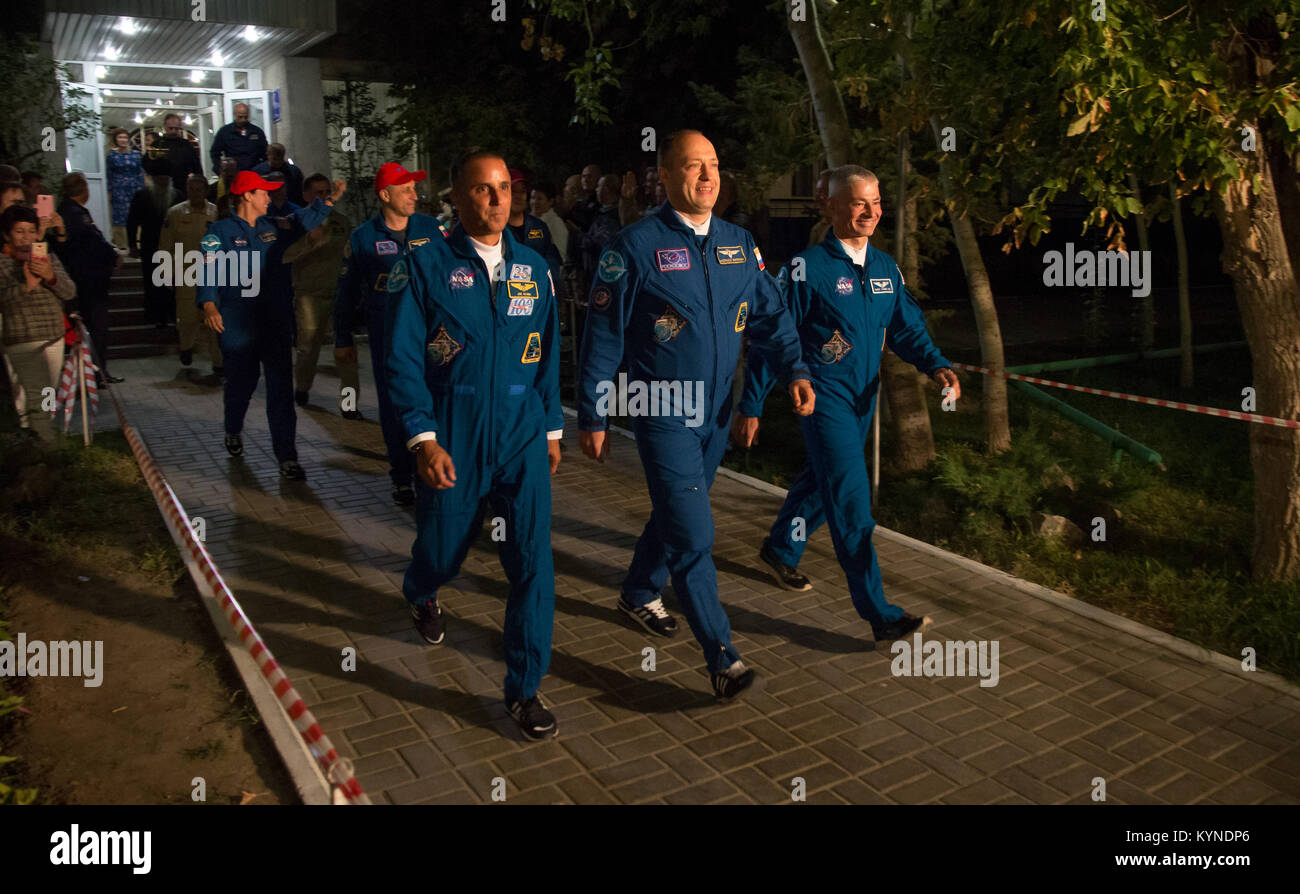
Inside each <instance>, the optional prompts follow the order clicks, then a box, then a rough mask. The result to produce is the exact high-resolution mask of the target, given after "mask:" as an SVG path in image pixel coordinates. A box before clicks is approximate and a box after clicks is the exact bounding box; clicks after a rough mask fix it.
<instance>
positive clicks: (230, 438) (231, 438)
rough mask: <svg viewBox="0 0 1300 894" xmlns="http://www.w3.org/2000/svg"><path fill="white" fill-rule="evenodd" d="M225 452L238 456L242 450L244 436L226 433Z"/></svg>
mask: <svg viewBox="0 0 1300 894" xmlns="http://www.w3.org/2000/svg"><path fill="white" fill-rule="evenodd" d="M226 452H227V453H229V454H230V455H231V456H240V455H242V454H243V452H244V438H243V436H242V435H226Z"/></svg>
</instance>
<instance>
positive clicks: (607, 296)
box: [578, 202, 808, 673]
mask: <svg viewBox="0 0 1300 894" xmlns="http://www.w3.org/2000/svg"><path fill="white" fill-rule="evenodd" d="M747 327H748V328H749V329H750V330H751V336H752V337H753V339H754V343H755V344H756V345H757V346H759V348H760V350H764V351H766V352H767V353H768V355H769V362H771V363H772V364H773V366H774V367H775V368H776V369H777V370H779V372H780V374H781V376H782V377H783V378H786V377H788V378H807V377H808V371H807V368H806V367H805V365H804V364H803V362H802V360H801V359H800V356H799V353H800V352H799V344H798V337H797V333H796V332H795V330H794V324H793V322H792V320H791V318H790V315H789V312H788V310H787V308H786V307H785V303H784V300H783V296H782V294H781V290H780V287H779V286H778V284H777V282H776V280H775V279H773V278H772V277H771V276H770V275H769V274H767V273H765V272H763V261H762V256H761V255H760V254H759V253H758V251H757V249H756V248H755V247H754V240H753V237H752V236H751V235H750V234H749V232H748V231H747V230H743V229H741V228H740V227H737V226H735V225H734V224H731V223H728V222H727V221H725V220H722V219H721V218H719V217H717V216H716V215H715V216H713V217H712V218H711V220H710V222H709V230H708V234H707V235H706V236H696V234H695V232H694V231H693V230H692V229H690V228H689V227H687V226H686V224H684V223H683V222H682V220H681V219H680V218H679V217H678V216H677V213H676V212H675V211H674V210H673V207H672V205H671V204H670V203H668V202H665V203H664V204H663V205H662V206H661V207H660V208H658V209H656V210H654V211H653V212H651V213H650V214H649V215H647V216H646V217H645V218H643V219H641V220H639V221H637V222H636V223H633V224H631V225H629V226H627V227H625V228H624V229H623V230H622V231H621V232H620V233H619V234H618V235H617V236H616V237H615V238H614V240H613V242H611V243H610V244H609V245H608V246H607V247H606V248H605V250H604V252H603V253H602V254H601V255H600V259H599V263H598V264H597V272H596V276H595V281H594V284H593V286H592V290H591V295H590V299H589V310H588V314H587V326H586V330H585V331H584V333H583V340H582V355H581V361H580V364H579V389H578V398H579V402H578V424H579V426H580V427H581V428H582V430H583V431H601V430H603V429H604V428H605V427H606V418H605V417H606V416H607V415H608V414H609V412H610V409H612V407H610V408H606V407H603V406H602V403H601V394H602V391H603V392H605V393H608V386H602V385H601V383H602V382H611V381H613V380H614V378H615V373H616V372H617V370H618V368H619V364H620V363H621V362H624V361H626V364H627V380H628V381H629V385H628V394H629V397H630V396H631V393H632V389H633V388H635V387H638V386H637V385H636V384H635V383H638V382H639V383H642V385H641V386H640V387H646V386H647V385H648V383H650V382H654V381H660V382H680V383H682V385H683V386H686V387H694V386H693V383H695V382H701V383H702V384H703V395H704V400H703V407H702V408H699V409H701V410H702V414H701V415H697V416H696V417H695V418H694V419H692V418H691V417H690V414H689V413H688V412H687V409H688V408H687V407H686V406H685V405H684V401H683V405H682V406H681V407H680V410H681V412H672V413H670V414H668V415H650V413H653V412H654V409H655V408H654V407H650V408H648V409H649V410H650V413H643V412H635V411H633V408H632V407H631V405H629V415H631V416H632V427H633V430H634V432H635V434H636V446H637V452H638V453H639V454H640V456H641V463H642V466H643V467H644V468H645V473H646V483H647V484H648V486H649V490H650V501H651V503H652V505H653V507H654V508H653V511H652V512H651V513H650V520H649V522H648V523H647V524H646V526H645V530H644V532H643V533H642V534H641V538H640V540H638V541H637V545H636V551H635V554H634V555H633V558H632V565H631V567H630V568H629V569H628V573H627V578H626V579H625V580H624V582H623V598H624V600H626V601H627V602H628V603H629V604H630V605H633V606H641V605H646V604H648V603H650V602H653V601H654V600H655V599H657V598H659V593H660V591H661V590H662V589H663V586H664V584H665V583H667V580H668V578H669V576H670V575H671V577H672V581H673V588H674V590H675V591H676V593H677V597H678V599H679V600H680V602H681V607H682V612H683V614H684V615H685V616H686V620H687V623H689V624H690V625H691V631H692V632H693V633H694V634H695V639H696V640H697V641H698V642H699V644H700V647H701V648H702V649H703V650H704V660H705V663H706V664H707V665H708V668H709V670H710V671H711V672H714V673H718V672H722V671H725V670H727V669H728V668H729V667H730V666H731V665H732V663H733V662H735V661H737V660H739V658H740V656H739V655H738V654H737V653H736V651H735V649H734V648H732V645H731V624H730V622H728V620H727V615H726V613H725V612H724V611H723V609H722V604H721V603H720V602H719V601H718V578H717V571H716V569H715V568H714V565H713V556H712V548H713V515H712V511H711V509H710V506H709V488H710V487H712V485H713V476H714V473H715V472H716V471H717V469H718V463H719V462H721V460H722V454H723V452H724V451H725V450H726V448H727V436H728V433H729V426H730V423H731V383H732V379H733V377H734V376H735V369H736V359H737V358H738V357H739V355H740V345H741V339H742V337H743V336H742V333H743V332H744V331H745V329H746V328H747ZM661 393H662V392H661ZM660 409H662V407H660ZM676 409H677V408H674V410H676ZM701 416H702V419H701ZM698 421H702V424H696V425H692V424H690V423H692V422H698Z"/></svg>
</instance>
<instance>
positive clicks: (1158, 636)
mask: <svg viewBox="0 0 1300 894" xmlns="http://www.w3.org/2000/svg"><path fill="white" fill-rule="evenodd" d="M564 413H565V415H566V416H573V417H574V418H575V419H576V418H577V415H578V414H577V412H576V411H574V410H571V409H569V408H568V407H565V408H564ZM609 430H610V431H613V432H617V433H618V434H620V435H622V436H623V437H625V438H628V439H630V440H633V441H635V440H636V436H635V435H633V434H632V432H630V431H628V430H627V429H624V428H619V427H618V426H616V425H611V426H610V427H609ZM718 474H719V475H721V476H722V477H724V478H729V479H731V480H732V481H737V482H739V483H741V484H745V485H748V486H749V487H752V488H754V489H755V490H759V491H762V492H763V493H767V494H771V495H772V496H775V497H781V498H783V499H784V498H785V495H786V493H787V491H786V489H785V488H782V487H777V486H776V485H775V484H771V483H769V482H767V481H762V480H760V479H758V478H754V477H753V476H751V475H745V474H743V473H741V472H735V471H733V470H731V469H728V468H727V467H725V466H719V467H718ZM876 534H877V535H879V536H882V537H884V538H885V539H886V540H891V541H893V542H894V543H898V544H902V545H905V546H910V547H912V548H913V549H916V550H919V551H920V552H923V553H926V554H927V555H931V556H936V557H940V558H943V559H947V560H949V561H951V562H953V563H954V564H956V565H957V566H958V567H960V568H963V569H965V570H967V571H971V572H973V573H975V574H979V575H982V576H984V577H986V578H988V579H989V580H992V581H997V582H998V583H1001V584H1005V585H1007V586H1010V587H1012V588H1014V589H1016V590H1019V591H1020V592H1022V593H1024V594H1026V595H1027V596H1033V597H1034V598H1036V599H1041V600H1043V601H1044V602H1050V603H1051V604H1052V605H1055V606H1057V607H1058V608H1063V609H1066V610H1067V611H1071V612H1074V613H1075V614H1076V615H1082V616H1083V617H1085V618H1088V619H1089V620H1091V621H1096V622H1097V623H1099V624H1104V625H1105V626H1107V627H1110V628H1113V629H1115V630H1118V631H1120V632H1122V633H1127V634H1129V635H1130V636H1134V637H1137V638H1138V639H1141V640H1146V641H1147V642H1149V643H1151V644H1153V645H1157V646H1161V647H1162V648H1165V649H1168V650H1169V651H1171V652H1174V653H1176V654H1178V655H1182V656H1183V657H1184V658H1190V659H1192V660H1193V661H1198V662H1200V663H1202V664H1208V665H1210V666H1211V667H1214V668H1215V669H1217V670H1221V671H1225V672H1227V673H1232V674H1237V675H1239V676H1241V677H1242V678H1243V679H1249V680H1251V681H1253V682H1257V683H1261V684H1263V685H1265V686H1267V687H1269V688H1270V689H1273V690H1275V691H1277V692H1280V693H1282V694H1283V695H1289V696H1291V697H1292V698H1296V699H1300V686H1297V685H1296V684H1295V683H1292V682H1290V681H1289V680H1287V679H1286V678H1285V677H1282V676H1280V675H1278V674H1275V673H1271V672H1269V671H1262V670H1255V671H1243V670H1242V669H1241V661H1240V660H1239V659H1236V658H1233V657H1232V656H1230V655H1224V654H1222V653H1220V652H1212V651H1210V650H1209V649H1207V648H1205V647H1204V646H1198V645H1197V644H1196V643H1193V642H1189V641H1187V640H1185V639H1180V638H1179V637H1176V636H1173V635H1171V634H1168V633H1165V632H1163V631H1160V630H1156V629H1154V628H1152V627H1148V626H1147V625H1145V624H1140V623H1138V622H1137V621H1134V620H1132V619H1130V618H1125V617H1123V616H1122V615H1117V614H1115V613H1114V612H1108V611H1106V610H1105V609H1103V608H1098V607H1097V606H1095V605H1090V604H1089V603H1087V602H1084V601H1082V600H1080V599H1075V598H1074V597H1072V596H1067V595H1066V594H1064V593H1058V592H1057V591H1055V590H1052V589H1050V588H1048V587H1044V586H1042V585H1041V584H1036V583H1033V582H1031V581H1027V580H1023V579H1021V578H1018V577H1016V576H1014V575H1012V574H1008V573H1007V572H1005V571H1003V570H1001V569H1000V568H993V567H991V566H989V565H984V564H982V563H980V562H976V561H975V560H974V559H968V558H966V557H965V556H960V555H958V554H956V553H953V552H949V551H948V550H945V549H941V548H939V547H937V546H934V545H933V544H929V543H926V542H925V541H923V540H917V539H916V538H914V537H909V536H907V535H906V534H900V533H899V532H897V531H891V530H890V529H888V528H885V527H882V526H880V525H877V526H876Z"/></svg>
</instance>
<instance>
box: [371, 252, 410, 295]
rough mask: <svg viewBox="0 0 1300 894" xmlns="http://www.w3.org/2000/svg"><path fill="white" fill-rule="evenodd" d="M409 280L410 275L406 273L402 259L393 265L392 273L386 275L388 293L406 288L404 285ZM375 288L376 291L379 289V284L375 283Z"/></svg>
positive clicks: (404, 261)
mask: <svg viewBox="0 0 1300 894" xmlns="http://www.w3.org/2000/svg"><path fill="white" fill-rule="evenodd" d="M410 279H411V275H410V274H409V273H408V272H407V271H406V259H405V258H402V260H400V261H398V262H397V263H396V264H394V265H393V269H392V271H390V272H389V274H388V284H387V286H388V291H389V292H400V291H402V289H403V288H405V287H406V284H407V282H408V281H410ZM375 288H376V289H378V288H379V283H375Z"/></svg>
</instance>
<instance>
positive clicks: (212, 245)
mask: <svg viewBox="0 0 1300 894" xmlns="http://www.w3.org/2000/svg"><path fill="white" fill-rule="evenodd" d="M199 248H201V249H203V250H204V251H216V250H217V249H219V248H221V237H220V236H218V235H217V234H216V233H209V234H208V235H206V236H204V237H203V238H202V239H200V240H199Z"/></svg>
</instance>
